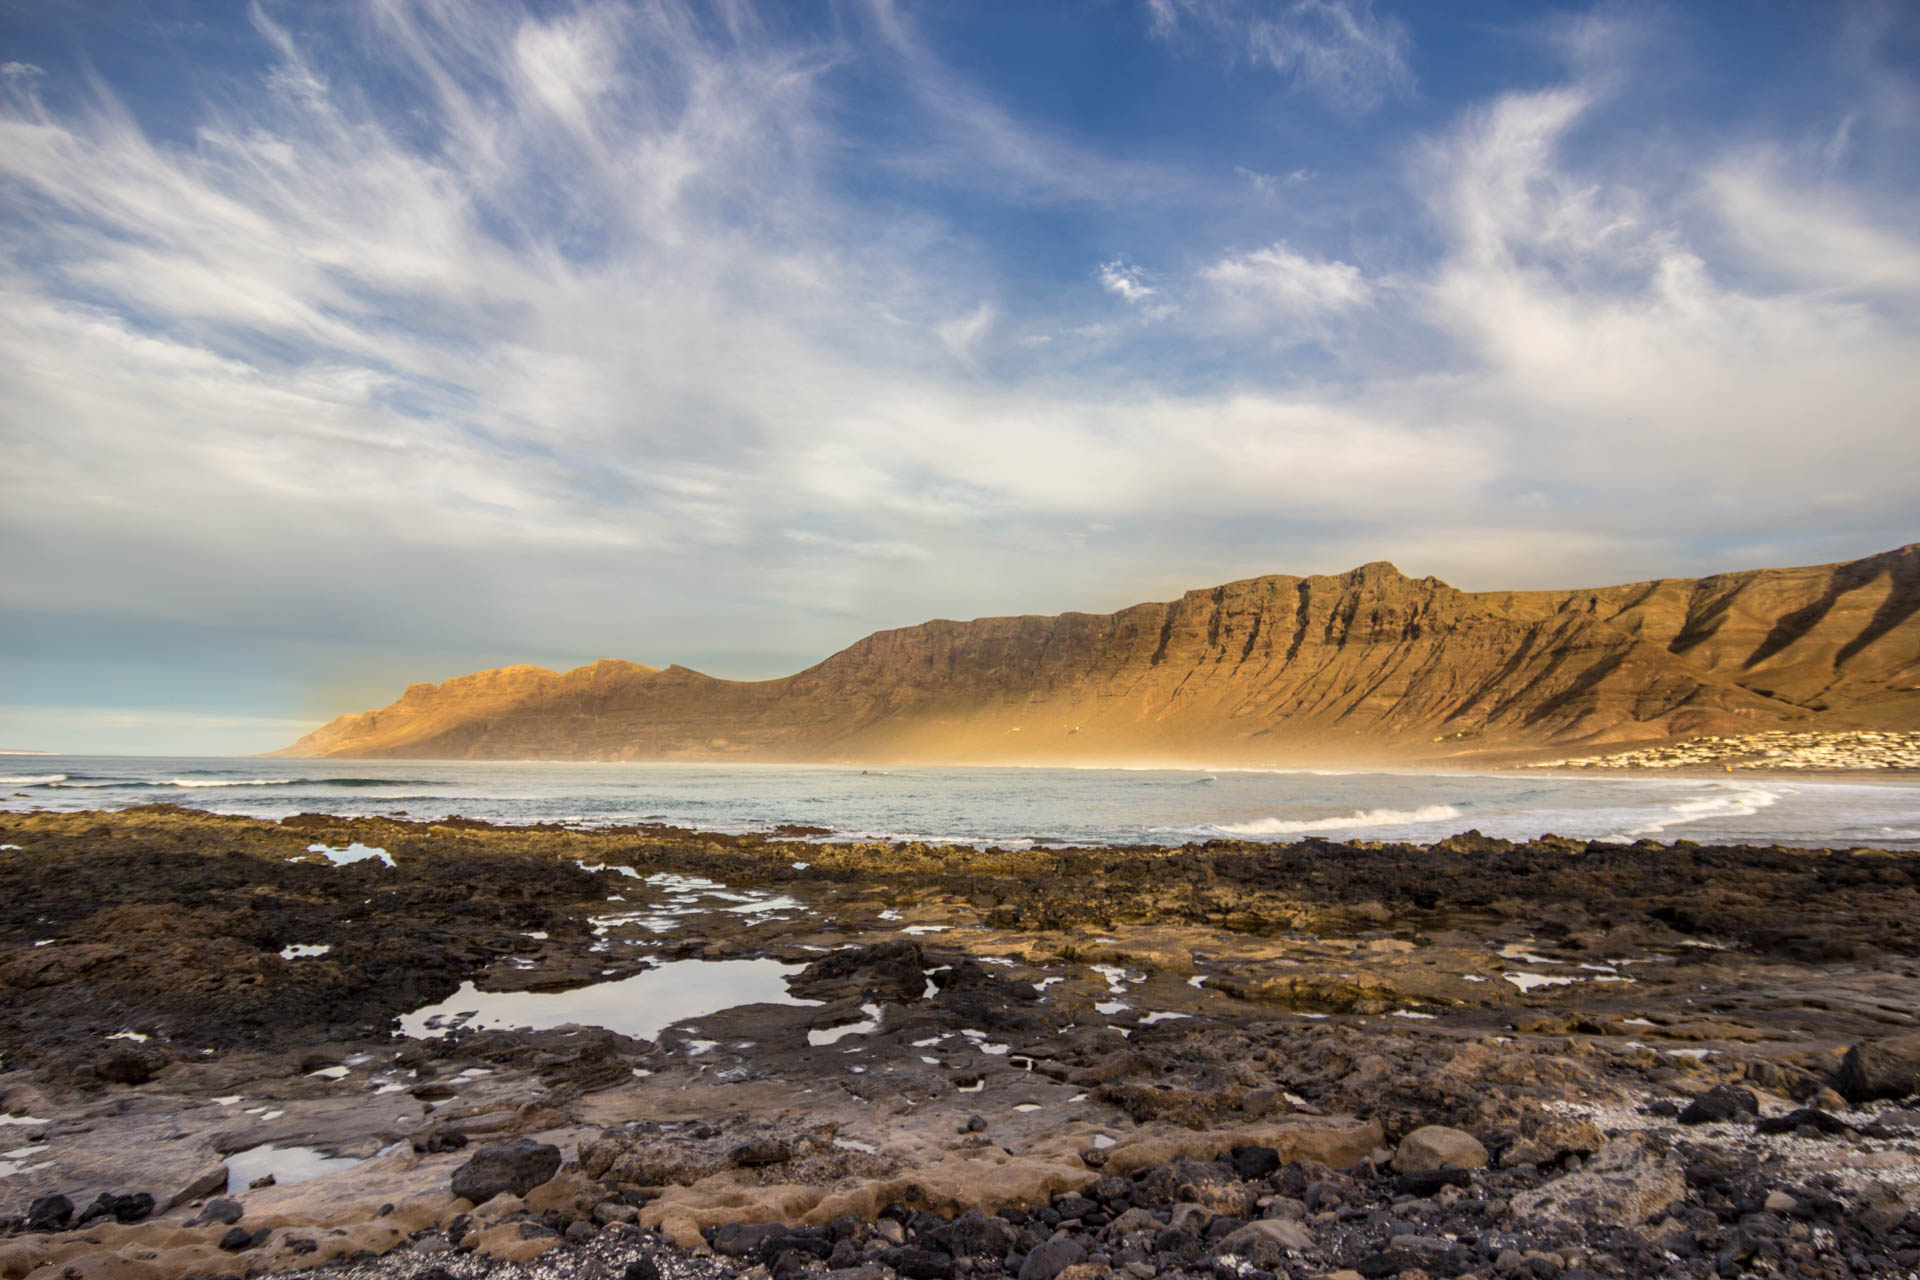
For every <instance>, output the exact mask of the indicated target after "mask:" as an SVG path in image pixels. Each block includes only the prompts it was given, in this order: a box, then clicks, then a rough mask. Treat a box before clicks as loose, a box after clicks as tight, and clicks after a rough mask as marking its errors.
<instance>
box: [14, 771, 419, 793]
mask: <svg viewBox="0 0 1920 1280" xmlns="http://www.w3.org/2000/svg"><path fill="white" fill-rule="evenodd" d="M6 781H7V779H4V778H0V782H6ZM14 781H15V782H17V783H24V781H25V780H24V779H14ZM38 785H41V786H44V787H46V788H48V789H49V790H55V791H76V790H82V789H97V788H101V787H114V788H118V789H120V790H124V791H133V790H139V789H141V788H165V787H181V788H186V789H189V790H201V789H218V788H222V787H430V786H433V785H435V784H434V783H432V782H431V781H429V780H427V779H425V778H158V779H154V780H151V781H141V780H139V779H135V778H90V779H86V780H84V781H82V780H74V781H68V780H67V775H66V774H64V773H61V774H48V775H47V776H46V778H44V779H41V780H39V783H38Z"/></svg>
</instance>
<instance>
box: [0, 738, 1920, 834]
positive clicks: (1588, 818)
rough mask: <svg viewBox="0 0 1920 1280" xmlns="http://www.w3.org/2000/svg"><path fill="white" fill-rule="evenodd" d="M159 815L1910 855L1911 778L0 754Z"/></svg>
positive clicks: (106, 800) (70, 785)
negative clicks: (167, 807) (1647, 845)
mask: <svg viewBox="0 0 1920 1280" xmlns="http://www.w3.org/2000/svg"><path fill="white" fill-rule="evenodd" d="M161 801H164V802H168V803H173V804H180V805H188V806H191V807H194V808H198V809H205V810H210V811H212V812H215V813H226V814H244V815H249V816H254V817H262V818H281V817H286V816H288V815H290V814H295V813H328V814H337V815H341V816H345V817H364V816H373V815H399V816H404V817H408V818H412V819H431V818H442V817H448V816H461V817H468V818H478V819H484V820H487V821H491V822H499V823H533V822H558V823H566V824H572V825H577V826H580V827H597V826H610V825H618V824H623V823H633V822H658V823H669V824H673V825H676V826H684V827H691V828H696V829H699V830H704V831H718V832H727V833H743V832H751V831H766V830H770V829H772V828H773V827H775V826H776V825H778V824H782V823H794V824H801V825H804V826H807V827H812V828H819V829H821V830H822V831H824V832H826V833H828V834H827V835H825V836H822V837H821V838H831V839H862V840H866V839H877V840H926V841H950V842H961V843H971V844H982V845H1000V846H1002V847H1007V848H1025V847H1033V846H1049V845H1063V844H1146V843H1151V844H1181V843H1186V842H1189V841H1198V840H1208V839H1243V840H1258V841H1289V840H1299V839H1302V838H1304V837H1308V836H1319V837H1324V838H1327V839H1333V840H1343V839H1367V840H1405V841H1432V840H1438V839H1441V838H1443V837H1445V836H1448V835H1452V834H1454V833H1456V832H1459V831H1464V830H1467V829H1468V828H1477V829H1479V830H1480V831H1482V832H1484V833H1486V834H1487V835H1494V836H1504V837H1506V838H1509V839H1525V838H1529V837H1533V836H1539V835H1542V834H1546V833H1554V834H1558V835H1563V836H1570V837H1575V838H1580V839H1616V840H1637V839H1653V840H1661V841H1672V840H1678V839H1688V840H1695V841H1699V842H1702V843H1713V842H1722V843H1766V844H1775V843H1777V844H1792V845H1805V846H1833V847H1851V846H1856V845H1869V846H1874V847H1879V848H1888V849H1920V784H1916V783H1914V782H1912V781H1909V780H1904V779H1900V780H1896V779H1882V780H1879V781H1872V780H1865V779H1863V780H1861V781H1857V782H1856V781H1850V780H1849V781H1830V780H1815V779H1806V778H1791V779H1781V778H1774V777H1763V776H1755V775H1752V774H1742V775H1734V776H1730V777H1727V778H1725V779H1721V778H1673V777H1632V778H1623V777H1593V776H1577V775H1576V776H1566V775H1557V774H1552V773H1546V772H1539V773H1535V772H1516V773H1509V774H1461V773H1444V774H1434V773H1384V772H1357V773H1335V772H1310V771H1256V770H1226V769H1220V770H1177V769H1040V768H1035V769H1026V768H934V767H904V768H883V769H862V768H859V767H857V766H853V767H850V766H843V765H806V766H795V765H746V764H578V763H558V762H527V763H485V762H457V763H456V762H444V761H433V762H426V761H411V760H263V759H225V758H215V759H203V758H181V757H159V756H137V757H128V756H121V757H113V756H11V757H4V758H0V806H3V807H5V808H7V809H11V810H14V811H23V810H32V809H53V810H76V809H120V808H126V807H128V806H131V805H139V804H152V803H155V802H161Z"/></svg>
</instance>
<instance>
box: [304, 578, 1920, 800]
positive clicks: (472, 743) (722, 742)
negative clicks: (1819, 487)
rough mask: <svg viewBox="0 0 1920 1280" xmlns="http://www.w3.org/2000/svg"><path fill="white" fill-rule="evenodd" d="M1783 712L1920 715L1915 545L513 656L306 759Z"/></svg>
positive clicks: (1270, 732) (1484, 734) (937, 753)
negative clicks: (769, 645)
mask: <svg viewBox="0 0 1920 1280" xmlns="http://www.w3.org/2000/svg"><path fill="white" fill-rule="evenodd" d="M1787 723H1793V724H1797V725H1801V726H1803V727H1805V726H1812V725H1815V724H1835V725H1839V724H1845V725H1849V726H1852V725H1864V724H1881V725H1885V726H1887V727H1909V726H1920V544H1915V545H1912V546H1908V547H1903V548H1900V549H1898V550H1896V551H1890V552H1887V553H1885V554H1883V555H1878V556H1872V557H1869V558H1867V559H1864V560H1857V561H1851V562H1848V563H1845V564H1838V565H1820V566H1813V567H1808V568H1797V569H1762V570H1753V571H1749V572H1742V573H1728V574H1717V575H1714V576H1712V577H1708V578H1700V579H1663V580H1660V581H1655V582H1640V583H1629V584H1625V585H1622V586H1614V587H1605V588H1599V589H1595V590H1583V591H1508V592H1481V593H1468V592H1462V591H1457V590H1455V589H1454V588H1452V587H1450V586H1448V585H1446V584H1445V583H1443V582H1440V581H1439V580H1437V579H1434V578H1420V579H1414V578H1409V577H1407V576H1405V575H1404V574H1402V573H1400V572H1399V571H1398V570H1397V569H1395V568H1394V567H1393V566H1392V565H1389V564H1369V565H1364V566H1362V567H1361V568H1358V569H1355V570H1353V571H1352V572H1350V573H1345V574H1340V575H1337V576H1331V577H1323V576H1315V577H1309V578H1295V577H1286V576H1279V575H1275V576H1269V577H1262V578H1250V579H1246V580H1244V581H1240V582H1231V583H1227V584H1225V585H1223V586H1218V587H1213V588H1211V589H1207V590H1200V591H1190V592H1188V593H1187V594H1186V595H1185V596H1183V597H1182V598H1181V599H1179V600H1175V601H1170V602H1166V603H1158V604H1141V605H1135V606H1133V607H1132V608H1129V609H1123V610H1121V611H1119V612H1118V613H1114V614H1085V613H1066V614H1061V615H1059V616H1058V617H1041V616H1028V617H1017V618H981V619H977V620H975V621H972V622H950V621H945V620H940V621H933V622H927V623H923V624H921V625H919V626H916V627H907V628H902V629H899V630H893V631H880V632H876V633H874V634H873V635H870V636H868V637H866V638H865V639H863V640H860V641H858V642H857V643H855V644H853V645H851V646H849V647H848V648H846V649H844V650H842V651H841V652H839V653H837V654H834V655H833V656H832V657H830V658H828V659H826V660H825V661H824V662H821V663H819V664H818V665H816V666H814V667H811V668H809V669H807V670H805V671H802V672H800V673H798V674H797V675H793V676H787V677H784V678H782V679H778V680H766V681H757V682H751V683H746V682H737V681H726V680H716V679H713V678H712V677H709V676H705V675H702V674H700V673H699V672H695V671H690V670H687V669H686V668H684V667H678V666H675V667H668V668H667V669H665V670H655V669H653V668H651V667H642V666H638V665H635V664H631V663H615V662H599V663H595V664H593V665H592V666H589V667H582V668H580V669H579V670H577V671H571V672H567V673H565V674H564V675H559V674H555V673H553V672H550V671H545V670H542V669H540V668H533V667H510V668H505V669H503V670H500V671H491V672H481V673H478V674H476V675H472V676H463V677H461V678H459V679H457V680H450V681H448V682H446V683H445V684H442V685H438V686H434V685H415V686H414V687H413V688H411V689H409V690H408V691H407V693H406V695H405V696H404V697H402V698H401V700H400V701H399V702H397V703H395V704H394V705H393V706H391V707H388V708H386V709H384V710H381V711H372V712H367V713H364V714H362V715H358V716H343V717H341V718H340V719H338V720H335V721H334V722H332V723H331V724H328V725H327V726H325V727H324V728H322V729H320V730H318V731H316V732H315V733H313V734H310V735H308V736H307V737H306V738H303V739H301V740H300V742H298V743H296V744H294V746H292V747H290V748H288V749H287V752H286V753H285V754H289V755H360V756H412V757H439V758H478V759H527V758H545V759H665V758H739V757H745V758H752V759H766V760H831V759H843V760H844V759H866V760H922V761H947V762H979V763H986V762H1034V763H1039V762H1082V761H1084V762H1104V763H1123V762H1139V763H1150V762H1168V761H1210V762H1216V763H1222V764H1225V763H1289V762H1299V761H1303V760H1310V759H1317V760H1326V759H1342V758H1355V759H1360V758H1370V759H1379V758H1382V757H1384V756H1389V755H1392V756H1403V757H1410V756H1425V757H1429V758H1430V757H1432V756H1435V755H1437V754H1440V753H1443V752H1445V751H1449V750H1454V749H1458V748H1459V747H1462V746H1467V747H1472V748H1475V749H1484V748H1486V747H1492V746H1498V747H1515V748H1520V747H1536V746H1539V747H1545V746H1565V745H1569V744H1584V745H1593V744H1601V743H1611V742H1620V741H1629V740H1647V739H1655V738H1663V737H1674V736H1684V735H1689V734H1697V733H1710V732H1743V731H1752V730H1757V729H1763V728H1769V727H1773V726H1776V725H1781V724H1787Z"/></svg>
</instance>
